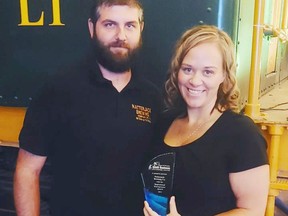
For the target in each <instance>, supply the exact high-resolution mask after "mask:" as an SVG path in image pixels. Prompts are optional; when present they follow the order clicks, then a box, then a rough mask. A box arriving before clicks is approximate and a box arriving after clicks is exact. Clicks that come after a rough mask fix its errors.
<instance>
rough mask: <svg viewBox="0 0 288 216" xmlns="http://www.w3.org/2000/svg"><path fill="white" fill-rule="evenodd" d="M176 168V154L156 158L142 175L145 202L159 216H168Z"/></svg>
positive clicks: (166, 154)
mask: <svg viewBox="0 0 288 216" xmlns="http://www.w3.org/2000/svg"><path fill="white" fill-rule="evenodd" d="M174 167H175V153H174V152H170V153H165V154H161V155H158V156H156V157H154V158H153V159H152V160H150V161H149V163H148V164H147V165H146V167H145V168H144V170H143V172H142V173H141V177H142V182H143V185H144V194H145V200H146V201H147V202H148V203H149V206H150V208H152V209H153V210H154V211H155V212H157V214H159V215H161V216H164V215H167V211H168V202H169V198H170V196H171V191H172V186H173V177H174Z"/></svg>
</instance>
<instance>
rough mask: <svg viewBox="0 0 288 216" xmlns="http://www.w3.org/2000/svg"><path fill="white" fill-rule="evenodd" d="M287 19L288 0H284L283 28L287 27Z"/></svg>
mask: <svg viewBox="0 0 288 216" xmlns="http://www.w3.org/2000/svg"><path fill="white" fill-rule="evenodd" d="M287 19H288V0H284V3H283V10H282V22H281V28H282V29H286V28H287V22H288V20H287Z"/></svg>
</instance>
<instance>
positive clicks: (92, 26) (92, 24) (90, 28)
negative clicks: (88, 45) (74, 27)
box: [88, 18, 95, 38]
mask: <svg viewBox="0 0 288 216" xmlns="http://www.w3.org/2000/svg"><path fill="white" fill-rule="evenodd" d="M88 29H89V33H90V37H91V38H93V35H94V31H95V29H94V23H93V22H92V20H91V18H89V19H88Z"/></svg>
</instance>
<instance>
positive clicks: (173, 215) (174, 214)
mask: <svg viewBox="0 0 288 216" xmlns="http://www.w3.org/2000/svg"><path fill="white" fill-rule="evenodd" d="M169 207H170V213H169V214H168V215H167V216H181V215H180V214H179V213H178V211H177V206H176V202H175V197H174V196H172V197H171V198H170V202H169ZM143 212H144V215H145V216H159V215H158V214H157V213H156V212H155V211H153V210H152V209H151V208H150V206H149V204H148V202H147V201H145V202H144V208H143ZM161 216H162V215H161Z"/></svg>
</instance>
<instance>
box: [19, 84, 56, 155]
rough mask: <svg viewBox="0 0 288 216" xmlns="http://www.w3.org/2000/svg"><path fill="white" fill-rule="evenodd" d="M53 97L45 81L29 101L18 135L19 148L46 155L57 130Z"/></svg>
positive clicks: (50, 88) (51, 90)
mask: <svg viewBox="0 0 288 216" xmlns="http://www.w3.org/2000/svg"><path fill="white" fill-rule="evenodd" d="M55 99H56V97H55V94H54V91H53V88H52V85H51V84H48V83H47V84H46V85H45V86H44V87H43V88H42V89H41V90H40V91H39V94H38V95H37V96H36V97H35V99H33V100H32V101H31V103H30V105H29V107H28V109H27V112H26V115H25V119H24V123H23V127H22V129H21V132H20V135H19V145H20V148H22V149H24V150H26V151H29V152H31V153H32V154H35V155H41V156H47V155H48V149H49V148H48V145H49V143H51V140H52V139H53V137H55V136H56V131H57V124H56V123H55V119H57V117H56V116H57V107H56V106H55Z"/></svg>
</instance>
